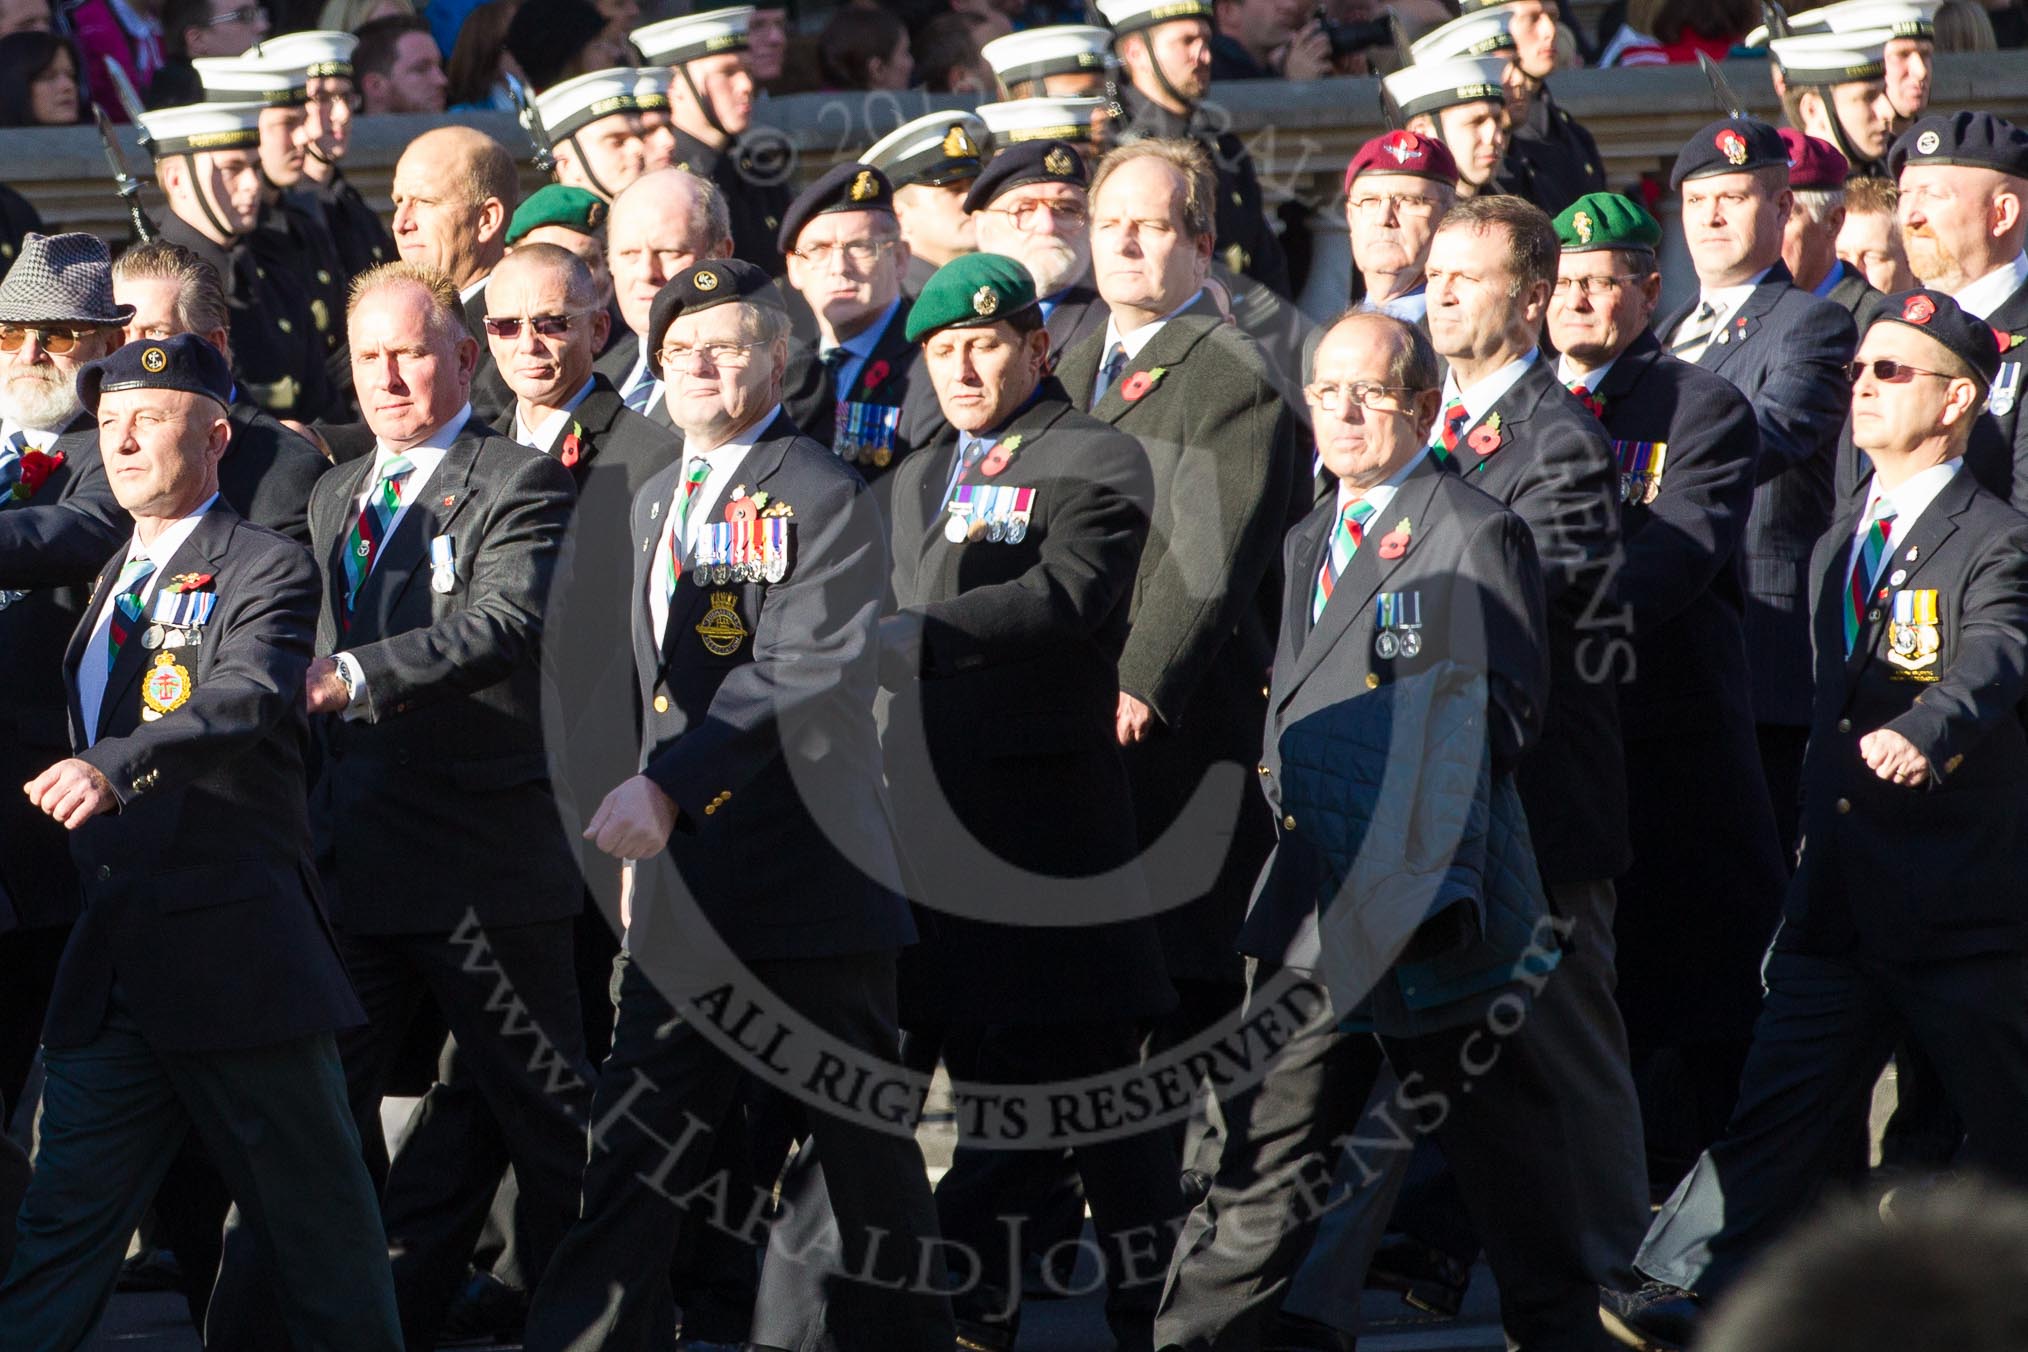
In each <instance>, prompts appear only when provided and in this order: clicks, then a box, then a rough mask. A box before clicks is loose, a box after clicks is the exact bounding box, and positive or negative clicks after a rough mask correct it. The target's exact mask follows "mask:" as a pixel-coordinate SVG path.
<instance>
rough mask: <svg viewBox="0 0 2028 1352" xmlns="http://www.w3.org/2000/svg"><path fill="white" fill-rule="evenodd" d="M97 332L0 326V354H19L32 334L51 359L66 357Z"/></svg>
mask: <svg viewBox="0 0 2028 1352" xmlns="http://www.w3.org/2000/svg"><path fill="white" fill-rule="evenodd" d="M97 332H98V330H97V329H45V328H43V327H42V326H41V325H39V324H29V325H16V324H0V352H19V351H20V350H21V346H22V344H23V343H26V342H27V341H28V335H29V334H31V333H32V334H34V335H35V341H36V343H37V344H38V345H39V346H40V347H41V348H42V350H43V351H44V352H47V353H49V355H50V356H52V357H67V356H69V355H70V354H71V353H72V352H74V351H76V350H77V345H78V344H79V343H81V342H83V341H84V340H85V339H87V338H89V337H91V336H92V335H93V334H94V333H97Z"/></svg>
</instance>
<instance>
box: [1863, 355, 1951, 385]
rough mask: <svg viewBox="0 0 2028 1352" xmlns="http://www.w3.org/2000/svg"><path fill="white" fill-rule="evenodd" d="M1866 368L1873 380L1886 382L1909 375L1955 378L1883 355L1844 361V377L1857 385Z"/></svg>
mask: <svg viewBox="0 0 2028 1352" xmlns="http://www.w3.org/2000/svg"><path fill="white" fill-rule="evenodd" d="M1868 370H1871V371H1872V372H1873V378H1874V379H1875V380H1878V381H1883V382H1886V383H1888V384H1895V383H1897V382H1899V381H1902V380H1906V379H1907V378H1908V377H1910V376H1935V377H1936V378H1937V379H1938V380H1956V379H1957V377H1956V376H1952V375H1946V374H1944V373H1943V372H1942V371H1925V370H1923V369H1922V368H1921V367H1920V366H1910V365H1909V364H1908V363H1906V362H1899V361H1889V360H1888V359H1887V358H1885V357H1881V358H1879V359H1878V360H1875V361H1848V362H1846V363H1845V379H1847V380H1849V381H1851V382H1852V383H1853V384H1854V385H1857V384H1858V383H1859V377H1860V376H1863V375H1865V374H1866V372H1867V371H1868Z"/></svg>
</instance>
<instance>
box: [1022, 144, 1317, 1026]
mask: <svg viewBox="0 0 2028 1352" xmlns="http://www.w3.org/2000/svg"><path fill="white" fill-rule="evenodd" d="M1216 182H1217V180H1216V179H1215V177H1214V176H1213V175H1212V172H1211V166H1210V163H1209V161H1208V160H1207V159H1206V157H1205V156H1204V154H1203V151H1202V148H1201V147H1199V146H1197V145H1196V144H1195V143H1193V142H1189V141H1147V142H1136V143H1134V144H1132V145H1129V146H1124V147H1122V148H1120V149H1119V150H1116V151H1114V152H1112V154H1110V155H1108V156H1107V158H1106V159H1105V160H1104V161H1103V162H1102V163H1101V164H1100V166H1099V171H1098V174H1097V177H1096V178H1095V179H1094V181H1093V184H1092V194H1091V199H1092V220H1093V228H1092V256H1093V258H1094V260H1095V269H1096V272H1097V276H1098V283H1099V290H1100V294H1101V295H1102V296H1103V297H1104V298H1105V301H1106V304H1107V305H1108V306H1109V307H1110V309H1111V315H1110V317H1109V318H1108V319H1107V321H1106V329H1105V331H1104V332H1103V333H1102V334H1097V335H1094V336H1093V337H1091V338H1088V339H1086V340H1085V341H1084V342H1083V343H1081V344H1079V345H1078V346H1076V347H1074V348H1072V349H1071V350H1070V351H1069V352H1067V353H1065V354H1064V358H1063V361H1062V363H1061V364H1060V365H1059V367H1058V369H1057V374H1058V376H1059V378H1060V379H1061V380H1062V382H1063V387H1064V389H1065V391H1066V392H1067V393H1068V394H1069V395H1070V398H1071V401H1072V402H1073V403H1074V404H1075V405H1076V406H1077V407H1079V408H1085V409H1090V410H1091V411H1092V413H1093V414H1094V415H1095V416H1096V417H1098V418H1100V419H1101V420H1103V421H1105V422H1108V423H1111V424H1112V425H1113V426H1115V427H1117V428H1118V429H1119V430H1120V431H1122V432H1124V433H1126V434H1128V435H1129V436H1132V437H1133V438H1135V439H1136V440H1137V441H1139V442H1140V443H1141V446H1142V448H1143V449H1144V450H1145V451H1146V452H1147V454H1148V460H1149V465H1150V467H1151V469H1152V470H1153V473H1154V481H1155V502H1154V508H1153V513H1154V514H1153V524H1152V528H1151V530H1150V533H1149V539H1148V546H1147V549H1146V550H1145V551H1144V552H1143V553H1142V555H1141V571H1140V577H1139V579H1138V580H1137V581H1136V583H1135V586H1134V604H1133V612H1132V624H1131V629H1130V632H1129V633H1128V635H1127V643H1126V647H1125V648H1124V649H1123V650H1122V652H1121V654H1120V661H1119V667H1120V694H1119V701H1118V705H1119V708H1118V714H1117V720H1116V721H1117V735H1118V738H1119V741H1120V745H1121V746H1123V747H1124V748H1126V759H1127V774H1128V778H1129V781H1130V782H1131V783H1132V785H1133V791H1134V814H1135V819H1136V827H1137V830H1138V832H1139V834H1140V840H1141V846H1142V848H1143V849H1144V850H1145V849H1147V848H1148V847H1149V846H1151V845H1152V844H1153V843H1154V842H1156V841H1157V840H1160V839H1161V838H1162V837H1163V835H1164V833H1165V832H1167V831H1168V830H1169V828H1170V826H1171V825H1172V824H1173V823H1174V822H1175V821H1176V820H1177V818H1178V817H1179V816H1180V815H1181V814H1183V812H1184V811H1185V809H1186V807H1187V806H1188V805H1189V804H1190V802H1191V800H1192V798H1193V796H1194V795H1196V794H1197V792H1198V789H1199V785H1200V783H1202V782H1203V781H1205V780H1206V778H1207V776H1208V775H1209V774H1210V773H1211V772H1212V770H1213V768H1214V767H1217V766H1220V765H1238V766H1247V765H1251V764H1253V763H1254V761H1255V760H1256V759H1257V752H1258V750H1259V746H1258V743H1259V737H1260V720H1261V718H1262V716H1263V714H1264V713H1265V700H1266V696H1265V694H1264V690H1263V687H1264V681H1263V679H1262V678H1263V677H1264V676H1265V675H1266V674H1267V669H1268V664H1269V663H1270V662H1271V661H1272V660H1273V656H1274V632H1275V623H1276V613H1277V601H1276V592H1277V590H1278V589H1277V587H1276V585H1275V577H1274V564H1275V560H1274V551H1275V541H1276V540H1277V538H1279V536H1280V535H1281V533H1282V532H1283V530H1284V529H1285V527H1286V524H1287V522H1288V520H1289V519H1290V517H1291V516H1292V515H1293V514H1294V512H1295V510H1296V509H1297V507H1298V506H1299V505H1300V503H1302V502H1307V501H1308V499H1309V493H1308V491H1307V489H1306V488H1305V487H1304V485H1305V484H1306V483H1307V479H1308V475H1307V466H1299V463H1298V455H1297V450H1296V424H1295V420H1294V419H1293V418H1292V417H1291V416H1290V414H1289V411H1288V408H1287V406H1286V405H1285V404H1284V403H1283V401H1282V399H1281V397H1280V395H1279V394H1277V393H1276V390H1275V387H1274V385H1273V383H1272V382H1271V379H1270V376H1269V373H1268V370H1267V367H1266V365H1265V363H1264V362H1263V361H1262V360H1261V358H1260V354H1259V352H1258V351H1257V350H1256V348H1255V347H1254V345H1253V343H1252V342H1251V341H1250V340H1249V339H1247V338H1246V337H1245V335H1243V334H1241V333H1240V332H1239V331H1238V330H1237V329H1235V328H1234V327H1233V326H1231V325H1229V324H1227V323H1226V322H1225V321H1224V319H1223V317H1222V316H1221V315H1220V314H1219V312H1218V309H1217V307H1216V306H1215V305H1214V304H1213V303H1212V301H1211V300H1210V299H1209V298H1208V297H1207V295H1206V294H1205V291H1204V281H1205V276H1206V271H1207V269H1208V267H1209V265H1210V261H1211V253H1212V241H1213V238H1214V234H1213V231H1214V224H1213V215H1212V195H1213V194H1214V193H1215V192H1216V191H1217V187H1216ZM1144 222H1155V223H1158V224H1159V225H1160V227H1161V228H1154V227H1152V226H1146V225H1144V224H1143V223H1144ZM1224 773H1225V774H1227V775H1230V774H1231V771H1230V770H1227V771H1225V772H1224ZM1196 811H1197V812H1199V813H1208V814H1209V815H1208V816H1207V817H1206V818H1204V819H1202V820H1203V821H1204V827H1203V831H1202V833H1200V846H1201V845H1202V842H1203V841H1204V840H1209V841H1211V842H1215V843H1214V844H1213V845H1212V847H1211V848H1210V849H1209V850H1207V851H1206V852H1205V853H1204V854H1203V855H1202V856H1200V857H1198V858H1196V859H1195V860H1194V863H1195V864H1196V865H1197V866H1199V867H1200V868H1201V872H1200V873H1197V874H1193V875H1192V876H1191V878H1190V884H1191V890H1192V895H1193V896H1194V897H1195V898H1196V899H1195V900H1193V901H1190V902H1188V903H1187V904H1183V905H1175V904H1174V899H1173V898H1157V905H1160V906H1164V907H1166V909H1165V910H1164V912H1163V914H1162V917H1161V923H1162V945H1163V949H1164V952H1165V953H1166V955H1167V960H1168V964H1169V975H1170V977H1171V979H1172V980H1174V981H1176V982H1177V986H1178V994H1179V995H1180V997H1181V1004H1180V1008H1179V1010H1178V1013H1177V1015H1176V1016H1175V1017H1174V1019H1173V1020H1172V1023H1173V1027H1172V1029H1171V1030H1170V1032H1171V1034H1172V1035H1174V1036H1177V1037H1181V1036H1185V1035H1187V1034H1189V1033H1192V1032H1195V1031H1197V1030H1198V1029H1201V1028H1203V1027H1205V1026H1207V1025H1209V1024H1210V1023H1212V1022H1213V1021H1214V1020H1216V1019H1218V1018H1220V1017H1221V1016H1223V1015H1225V1014H1226V1013H1228V1012H1230V1010H1231V1009H1232V1008H1233V1006H1234V1005H1235V1004H1236V1003H1237V1001H1238V997H1239V988H1240V984H1241V981H1242V980H1243V976H1242V973H1241V971H1240V967H1239V962H1238V959H1237V957H1236V956H1235V954H1234V952H1233V947H1232V942H1233V937H1234V935H1236V934H1237V933H1238V930H1239V921H1240V917H1241V915H1242V914H1243V913H1244V911H1245V908H1246V897H1247V891H1248V889H1249V888H1250V887H1251V886H1252V883H1253V879H1254V876H1255V875H1256V874H1257V873H1258V872H1259V869H1260V863H1261V861H1262V860H1263V859H1265V858H1266V857H1267V852H1268V850H1269V848H1270V847H1271V845H1272V843H1273V832H1272V829H1271V827H1270V825H1269V823H1268V819H1267V811H1266V808H1265V805H1264V804H1262V803H1261V802H1260V800H1258V799H1256V798H1254V797H1253V796H1252V795H1246V796H1245V797H1244V798H1242V799H1241V800H1240V801H1237V802H1235V801H1233V797H1232V790H1231V788H1230V787H1228V788H1227V789H1226V790H1225V792H1224V793H1223V794H1222V795H1220V797H1219V800H1218V803H1217V805H1216V806H1211V805H1210V803H1209V802H1206V803H1204V804H1200V805H1199V806H1198V807H1197V809H1196ZM1214 823H1215V824H1214Z"/></svg>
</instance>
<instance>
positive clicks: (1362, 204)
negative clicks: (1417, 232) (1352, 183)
mask: <svg viewBox="0 0 2028 1352" xmlns="http://www.w3.org/2000/svg"><path fill="white" fill-rule="evenodd" d="M1389 207H1392V208H1393V209H1394V213H1395V214H1396V215H1398V216H1411V217H1413V216H1428V215H1430V214H1431V213H1433V212H1434V211H1435V210H1436V209H1437V204H1436V200H1435V199H1434V198H1430V197H1415V196H1412V195H1410V194H1408V193H1399V192H1381V193H1370V194H1367V195H1365V196H1361V197H1355V198H1353V199H1352V210H1353V211H1355V212H1357V213H1358V214H1359V215H1361V216H1385V215H1386V214H1387V210H1388V208H1389Z"/></svg>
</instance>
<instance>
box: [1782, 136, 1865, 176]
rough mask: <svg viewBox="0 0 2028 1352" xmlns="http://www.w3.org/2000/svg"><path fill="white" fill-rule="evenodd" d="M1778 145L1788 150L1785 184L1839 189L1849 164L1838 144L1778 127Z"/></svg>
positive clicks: (1848, 170) (1850, 170) (1850, 166)
mask: <svg viewBox="0 0 2028 1352" xmlns="http://www.w3.org/2000/svg"><path fill="white" fill-rule="evenodd" d="M1782 144H1783V145H1784V146H1786V147H1788V152H1789V186H1790V187H1791V188H1795V189H1797V190H1799V191H1806V190H1808V189H1812V188H1842V187H1844V186H1845V176H1846V175H1847V174H1849V173H1851V172H1852V165H1851V163H1850V162H1849V161H1847V160H1846V158H1845V157H1844V156H1843V155H1841V154H1839V153H1838V147H1836V146H1834V145H1832V144H1831V143H1830V142H1829V141H1826V140H1822V139H1820V138H1818V137H1815V136H1805V135H1803V134H1802V133H1801V132H1799V131H1797V130H1796V129H1795V128H1794V127H1783V128H1782Z"/></svg>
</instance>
